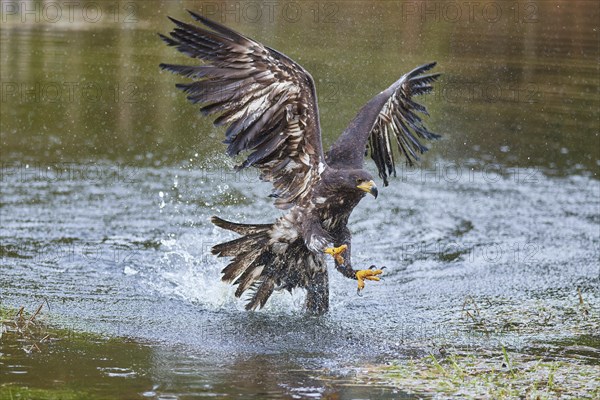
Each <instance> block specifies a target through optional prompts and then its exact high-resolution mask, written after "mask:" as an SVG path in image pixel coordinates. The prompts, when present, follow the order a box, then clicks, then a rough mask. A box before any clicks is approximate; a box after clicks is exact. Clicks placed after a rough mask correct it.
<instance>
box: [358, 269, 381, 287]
mask: <svg viewBox="0 0 600 400" xmlns="http://www.w3.org/2000/svg"><path fill="white" fill-rule="evenodd" d="M381 274H383V270H381V269H361V270H360V271H356V279H357V280H358V291H359V292H360V291H361V290H363V289H364V288H365V279H366V280H369V281H379V280H380V279H379V277H378V276H377V275H381Z"/></svg>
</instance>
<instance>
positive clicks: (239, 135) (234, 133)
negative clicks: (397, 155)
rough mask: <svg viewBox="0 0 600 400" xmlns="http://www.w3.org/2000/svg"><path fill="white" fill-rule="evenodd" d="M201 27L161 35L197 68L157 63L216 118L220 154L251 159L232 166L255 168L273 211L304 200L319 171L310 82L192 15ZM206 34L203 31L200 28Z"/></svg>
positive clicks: (275, 55) (292, 66) (281, 58)
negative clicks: (267, 186) (267, 184)
mask: <svg viewBox="0 0 600 400" xmlns="http://www.w3.org/2000/svg"><path fill="white" fill-rule="evenodd" d="M189 13H190V14H191V15H192V17H193V18H194V19H195V20H197V21H199V22H200V23H202V24H203V25H201V26H195V25H190V24H187V23H184V22H181V21H178V20H176V19H173V18H170V17H169V18H170V19H171V21H173V22H174V23H175V24H176V25H177V26H176V28H175V29H174V30H173V31H172V32H171V33H170V37H167V36H164V35H160V36H161V38H162V39H163V40H164V41H165V42H166V43H167V44H168V45H169V46H175V47H176V48H177V50H179V51H180V52H182V53H184V54H186V55H188V56H190V57H192V58H199V59H201V60H203V61H205V64H204V65H199V66H189V65H173V64H161V65H160V67H161V68H163V69H165V70H168V71H171V72H175V73H178V74H180V75H183V76H185V77H188V78H192V79H194V82H192V83H187V84H178V85H177V87H179V88H181V89H182V90H183V91H184V92H185V93H187V94H188V99H189V100H190V101H191V102H192V103H200V104H202V105H203V107H202V108H201V112H202V113H203V114H204V115H212V114H220V115H219V117H218V118H217V119H216V120H215V121H214V124H215V125H217V126H221V125H226V126H228V128H227V131H226V139H225V141H224V143H225V144H227V145H228V147H227V153H228V154H229V155H230V156H235V155H237V154H239V153H240V152H243V151H249V152H250V154H249V155H248V156H247V158H246V160H245V161H244V162H243V163H242V164H241V165H239V166H238V168H245V167H249V166H255V167H257V168H259V169H260V171H261V179H263V180H267V181H271V182H272V183H273V185H274V193H273V197H276V200H275V205H276V206H277V207H279V208H282V209H285V208H289V207H291V206H293V205H294V204H298V203H300V202H301V201H302V199H304V198H306V197H307V196H308V194H309V193H310V189H311V187H312V185H313V184H314V183H315V181H316V180H317V179H318V177H319V175H320V172H321V171H322V169H323V167H324V162H325V161H324V156H323V149H322V145H321V129H320V125H319V113H318V109H317V97H316V94H315V85H314V81H313V79H312V77H311V76H310V74H309V73H308V72H306V71H305V70H304V69H303V68H302V67H301V66H299V65H298V64H296V63H295V62H294V61H292V60H291V59H290V58H288V57H287V56H285V55H284V54H281V53H279V52H278V51H276V50H273V49H270V48H268V47H266V46H263V45H262V44H260V43H258V42H255V41H254V40H252V39H249V38H247V37H245V36H243V35H241V34H239V33H237V32H235V31H233V30H231V29H229V28H227V27H225V26H223V25H221V24H219V23H216V22H214V21H211V20H209V19H207V18H205V17H203V16H201V15H198V14H195V13H193V12H191V11H189ZM206 28H210V29H206Z"/></svg>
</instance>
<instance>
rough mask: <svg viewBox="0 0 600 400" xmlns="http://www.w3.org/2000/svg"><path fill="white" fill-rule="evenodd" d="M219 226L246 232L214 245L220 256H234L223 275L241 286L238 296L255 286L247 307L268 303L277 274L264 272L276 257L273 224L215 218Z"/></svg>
mask: <svg viewBox="0 0 600 400" xmlns="http://www.w3.org/2000/svg"><path fill="white" fill-rule="evenodd" d="M212 222H213V224H215V225H216V226H218V227H220V228H223V229H227V230H230V231H233V232H236V233H238V234H240V235H243V236H241V237H239V238H237V239H234V240H231V241H229V242H225V243H220V244H218V245H216V246H214V247H213V248H212V253H213V254H216V255H217V256H218V257H233V260H232V261H231V263H229V265H227V266H226V267H225V268H224V269H223V271H221V272H222V273H223V277H222V278H221V279H222V280H223V281H225V282H233V281H234V280H235V282H233V283H234V285H238V287H237V289H236V291H235V295H236V297H240V296H241V295H242V294H243V293H244V292H245V291H246V290H248V289H249V288H253V289H255V291H254V295H253V296H252V298H251V299H250V301H249V302H248V304H247V305H246V309H247V310H251V309H256V308H261V307H263V306H264V305H265V303H266V302H267V300H268V299H269V297H270V296H271V294H272V293H273V290H274V289H275V278H276V277H275V276H273V274H270V273H265V272H266V270H267V268H266V267H267V266H269V265H270V263H271V262H272V259H273V253H272V252H271V249H270V247H269V246H268V242H269V239H270V236H269V231H270V229H271V228H272V227H273V224H238V223H234V222H229V221H225V220H223V219H221V218H218V217H212Z"/></svg>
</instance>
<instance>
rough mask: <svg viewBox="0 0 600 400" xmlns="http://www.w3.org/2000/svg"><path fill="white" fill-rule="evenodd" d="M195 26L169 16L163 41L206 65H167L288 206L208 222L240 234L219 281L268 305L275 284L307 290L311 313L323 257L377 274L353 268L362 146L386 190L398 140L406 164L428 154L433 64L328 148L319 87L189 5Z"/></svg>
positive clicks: (358, 275)
mask: <svg viewBox="0 0 600 400" xmlns="http://www.w3.org/2000/svg"><path fill="white" fill-rule="evenodd" d="M190 14H191V15H192V17H193V18H194V19H195V20H196V21H198V22H199V23H200V24H198V25H192V24H188V23H185V22H181V21H178V20H176V19H173V18H170V19H171V21H173V23H175V25H176V27H175V28H174V29H173V31H172V32H171V33H170V37H167V36H164V35H160V36H161V38H162V39H163V40H164V41H165V42H166V43H167V44H168V45H169V46H173V47H175V48H176V49H177V50H179V51H180V52H182V53H183V54H186V55H187V56H189V57H191V58H195V59H199V60H202V61H203V63H202V64H201V65H173V64H161V65H160V67H161V68H162V69H165V70H168V71H171V72H175V73H177V74H180V75H183V76H185V77H187V78H191V80H192V81H191V82H190V83H185V84H178V85H177V87H178V88H180V89H182V90H183V91H184V92H185V93H186V94H187V95H188V97H187V98H188V99H189V100H190V101H191V102H192V103H199V104H201V105H202V108H201V112H202V113H203V114H204V115H212V114H216V115H218V117H217V118H216V119H215V121H214V124H215V125H217V126H226V127H227V130H226V132H225V141H224V143H225V144H227V153H228V154H229V155H230V156H236V155H238V154H239V153H246V154H247V157H246V158H245V161H243V163H242V164H241V165H239V166H238V168H239V169H241V168H247V167H255V168H258V169H259V170H260V173H261V174H260V178H261V179H262V180H265V181H269V182H271V183H272V184H273V187H274V189H273V193H272V194H271V196H272V197H274V198H275V201H274V204H275V207H277V208H279V209H281V210H286V211H285V213H284V215H283V216H281V217H280V218H279V219H277V220H276V221H275V222H273V223H269V224H238V223H233V222H228V221H225V220H223V219H221V218H218V217H213V218H212V222H213V223H214V224H215V225H217V226H219V227H221V228H224V229H228V230H230V231H233V232H236V233H238V234H239V235H240V237H239V238H237V239H235V240H232V241H229V242H226V243H222V244H219V245H216V246H214V247H213V249H212V251H213V253H214V254H216V255H217V256H219V257H231V258H232V261H231V263H230V264H229V265H227V267H225V268H224V269H223V271H222V273H223V277H222V279H223V281H226V282H233V283H234V284H235V285H238V287H237V290H236V292H235V294H236V296H238V297H239V296H241V295H242V293H244V292H245V291H246V290H248V289H252V295H251V298H250V300H249V302H248V304H247V306H246V309H256V308H260V307H262V306H264V305H265V303H266V301H267V300H268V299H269V296H270V295H271V294H272V293H273V291H274V290H277V289H287V290H289V291H291V290H292V289H294V288H297V287H299V288H304V289H306V291H307V297H306V307H307V310H308V311H310V312H313V313H317V314H318V313H323V312H326V311H327V309H328V307H329V287H328V286H329V283H328V275H327V264H326V254H330V255H332V256H333V258H334V261H335V267H336V269H337V270H338V271H340V272H341V273H342V274H343V275H344V276H346V277H348V278H351V279H356V280H358V287H359V290H361V289H362V288H363V287H364V280H365V279H370V280H379V278H378V275H379V274H381V272H382V271H381V270H379V269H373V268H371V269H365V270H358V271H357V270H354V269H353V268H352V264H351V234H350V230H349V229H348V227H347V226H346V225H347V223H348V218H349V217H350V214H351V213H352V210H353V209H354V207H356V205H357V204H358V203H359V201H360V200H361V199H362V198H363V197H364V196H365V194H367V193H370V194H372V195H373V196H375V197H377V187H376V186H375V183H374V182H373V177H372V176H371V175H370V174H369V173H368V172H367V171H366V170H364V169H363V165H364V158H365V155H366V154H367V152H368V153H369V154H370V156H371V158H372V159H373V160H374V161H375V165H376V166H377V169H378V171H379V176H380V178H381V179H382V180H383V183H384V186H387V185H388V176H389V175H391V174H395V163H396V161H395V159H394V149H393V148H394V147H397V148H398V149H399V154H400V155H401V156H403V157H404V158H405V159H406V161H407V162H408V163H409V164H412V163H413V162H414V161H415V160H417V159H418V155H419V154H421V153H423V152H424V151H426V150H427V148H426V147H425V146H424V145H423V144H422V143H421V140H423V139H427V140H429V139H436V138H438V137H439V136H438V135H435V134H433V133H431V132H430V131H429V130H427V129H426V128H425V126H424V125H423V122H422V119H421V117H420V116H419V114H421V115H428V114H427V110H426V109H425V107H423V106H422V105H420V104H418V103H416V102H415V101H414V100H413V98H414V96H416V95H420V94H424V93H429V92H430V91H431V90H432V86H431V85H432V83H433V82H434V81H435V80H436V79H437V77H438V76H439V74H424V73H426V72H427V71H429V70H430V69H432V68H433V67H434V66H435V63H430V64H426V65H422V66H420V67H418V68H415V69H413V70H412V71H410V72H409V73H407V74H405V75H404V76H402V77H401V78H400V79H398V80H397V81H396V82H394V83H393V84H392V85H391V86H390V87H389V88H387V89H386V90H384V91H382V92H381V93H379V94H378V95H377V96H375V97H374V98H373V99H372V100H371V101H369V102H368V103H367V104H366V105H365V106H364V107H363V108H362V109H361V110H360V111H359V112H358V114H357V116H356V117H355V118H354V120H353V121H352V122H351V123H350V125H349V126H348V127H347V128H346V130H345V131H344V132H343V133H342V134H341V136H340V137H339V139H338V140H337V141H336V142H335V143H334V144H333V146H332V147H331V149H330V150H329V151H328V152H327V153H325V152H324V151H323V146H322V144H321V126H320V123H319V110H318V107H317V96H316V93H315V84H314V81H313V78H312V77H311V75H310V74H309V73H308V72H307V71H306V70H304V68H302V67H301V66H300V65H298V64H297V63H296V62H294V61H293V60H291V59H290V58H288V57H287V56H285V55H284V54H282V53H280V52H278V51H277V50H274V49H271V48H269V47H267V46H264V45H262V44H260V43H258V42H256V41H254V40H252V39H250V38H248V37H246V36H243V35H241V34H239V33H237V32H235V31H233V30H231V29H229V28H227V27H226V26H223V25H221V24H219V23H217V22H214V21H211V20H209V19H207V18H205V17H203V16H201V15H198V14H196V13H193V12H190Z"/></svg>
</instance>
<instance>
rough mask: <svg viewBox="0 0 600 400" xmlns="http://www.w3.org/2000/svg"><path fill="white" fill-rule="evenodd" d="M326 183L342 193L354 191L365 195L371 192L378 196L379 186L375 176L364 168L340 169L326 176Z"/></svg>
mask: <svg viewBox="0 0 600 400" xmlns="http://www.w3.org/2000/svg"><path fill="white" fill-rule="evenodd" d="M324 181H325V184H326V185H327V186H329V187H330V188H332V189H334V190H335V191H336V192H339V193H340V194H349V193H353V194H356V195H359V196H361V197H362V196H364V194H365V193H370V194H372V195H373V197H375V198H377V194H378V191H377V186H376V185H375V182H374V181H373V176H371V174H370V173H368V172H367V171H365V170H363V169H338V170H333V171H332V173H331V174H328V176H327V177H324Z"/></svg>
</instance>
